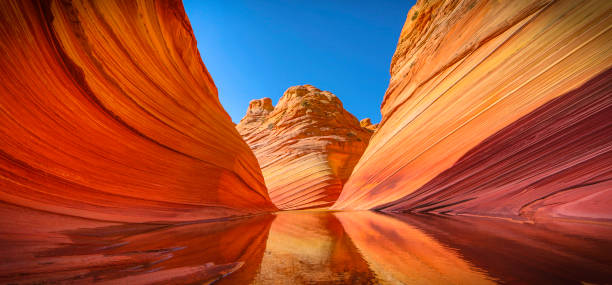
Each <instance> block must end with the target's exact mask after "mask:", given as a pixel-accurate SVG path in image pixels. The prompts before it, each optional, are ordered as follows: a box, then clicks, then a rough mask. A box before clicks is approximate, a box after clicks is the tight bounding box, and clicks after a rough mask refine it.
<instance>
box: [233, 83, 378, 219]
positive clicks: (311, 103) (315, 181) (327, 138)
mask: <svg viewBox="0 0 612 285" xmlns="http://www.w3.org/2000/svg"><path fill="white" fill-rule="evenodd" d="M236 128H237V129H238V132H239V133H240V134H241V135H242V137H243V138H244V140H245V141H246V142H247V144H248V145H249V146H250V147H251V149H252V150H253V152H254V153H255V156H256V157H257V160H258V161H259V164H260V166H261V169H262V172H263V175H264V179H265V181H266V185H267V187H268V191H269V192H268V193H269V195H270V198H271V199H272V201H273V202H274V204H275V205H276V206H277V207H278V208H280V209H303V208H314V207H326V206H330V205H331V204H332V203H333V202H334V201H335V200H336V198H337V197H338V195H339V194H340V191H341V189H342V185H343V184H344V182H345V181H346V180H347V179H348V177H349V176H350V174H351V171H352V170H353V167H354V166H355V164H356V163H357V161H358V160H359V157H360V156H361V154H362V153H363V151H364V150H365V147H366V145H367V143H368V140H369V139H370V136H371V134H372V130H370V129H367V128H363V127H361V125H360V123H359V121H358V120H357V119H356V118H355V117H354V116H353V115H351V114H350V113H349V112H348V111H346V110H344V108H343V107H342V102H340V99H338V97H336V95H334V94H332V93H331V92H328V91H321V90H319V89H317V88H316V87H314V86H312V85H302V86H294V87H291V88H289V89H287V91H285V93H284V94H283V96H282V97H281V98H280V100H279V102H278V104H277V105H276V107H273V106H272V100H271V99H270V98H263V99H259V100H253V101H251V102H250V103H249V109H248V110H247V114H246V115H245V116H244V118H242V120H241V121H240V123H239V124H238V125H237V126H236Z"/></svg>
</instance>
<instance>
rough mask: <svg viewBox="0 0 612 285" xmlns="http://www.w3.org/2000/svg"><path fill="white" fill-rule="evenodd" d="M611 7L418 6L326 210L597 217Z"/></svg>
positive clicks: (605, 161) (611, 143) (609, 171)
mask: <svg viewBox="0 0 612 285" xmlns="http://www.w3.org/2000/svg"><path fill="white" fill-rule="evenodd" d="M611 11H612V3H611V2H609V1H569V0H567V1H419V3H417V5H415V6H414V7H413V8H412V9H411V10H410V12H409V13H408V18H407V21H406V24H405V26H404V28H403V30H402V33H401V36H400V40H399V43H398V48H397V51H396V53H395V55H394V57H393V60H392V64H391V75H392V78H391V81H390V84H389V89H388V90H387V93H386V95H385V99H384V102H383V105H382V114H383V120H382V122H381V123H380V124H379V127H378V130H377V132H376V133H375V135H374V136H373V137H372V139H371V141H370V144H369V145H368V148H367V149H366V151H365V153H364V155H363V156H362V158H361V160H360V161H359V163H358V164H357V166H356V167H355V170H354V172H353V174H352V176H351V178H350V179H349V181H348V182H347V183H346V185H345V187H344V189H343V192H342V194H341V195H340V197H339V199H338V201H337V203H336V204H335V205H334V207H333V208H335V209H373V208H374V209H381V210H386V211H434V212H440V213H449V214H450V213H456V214H475V215H491V216H506V217H513V218H516V217H518V216H522V217H524V218H537V217H557V218H559V217H564V218H580V219H585V218H587V219H610V218H612V210H611V209H610V207H607V206H606V205H608V204H609V202H610V199H612V193H611V192H610V191H608V189H610V188H611V186H610V182H609V181H610V178H612V166H611V165H612V159H611V152H610V150H611V149H612V137H611V135H610V134H611V133H612V132H611V130H612V129H611V128H612V126H611V124H612V115H611V114H612V112H611V110H610V107H611V105H612V99H611V97H612V91H611V88H610V84H611V81H612V76H611V75H610V72H609V71H607V70H608V69H609V68H610V67H611V66H612V53H610V50H612V31H611V29H610V28H611V27H612V17H610V14H611V13H610V12H611Z"/></svg>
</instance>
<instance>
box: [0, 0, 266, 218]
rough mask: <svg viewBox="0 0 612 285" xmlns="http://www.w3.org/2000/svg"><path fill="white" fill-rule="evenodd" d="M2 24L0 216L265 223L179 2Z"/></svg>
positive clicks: (91, 5) (249, 166) (79, 10)
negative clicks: (14, 208)
mask: <svg viewBox="0 0 612 285" xmlns="http://www.w3.org/2000/svg"><path fill="white" fill-rule="evenodd" d="M0 21H2V24H0V38H1V41H0V70H2V72H0V82H1V84H0V122H1V123H0V201H1V202H3V203H8V204H13V205H18V206H20V207H27V208H31V209H37V210H41V211H43V213H44V212H51V213H57V214H64V215H72V216H77V217H85V218H92V219H97V220H106V221H121V222H147V221H160V222H174V221H190V220H204V219H211V218H220V217H226V216H232V215H245V214H249V213H256V212H261V211H273V210H275V207H274V205H273V204H272V203H271V202H270V200H269V198H268V194H267V190H266V187H265V185H264V180H263V177H262V175H261V171H260V170H259V167H258V164H257V161H256V159H255V157H254V156H253V154H252V152H251V151H250V150H249V148H248V146H247V145H246V144H245V143H244V141H242V139H241V138H240V136H239V134H238V132H236V130H235V128H234V127H233V124H232V122H231V121H230V118H229V116H228V115H227V113H226V112H225V111H224V110H223V108H222V107H221V104H220V103H219V99H218V97H217V89H216V87H215V85H214V83H213V81H212V79H211V77H210V75H209V74H208V71H207V70H206V67H205V66H204V64H203V63H202V60H201V58H200V55H199V53H198V50H197V48H196V41H195V38H194V36H193V33H192V30H191V26H190V24H189V20H188V19H187V16H186V15H185V12H184V10H183V7H182V4H181V3H180V1H171V0H167V1H166V0H160V1H155V0H147V1H138V2H132V1H118V0H117V1H113V0H110V1H106V0H104V1H102V0H99V1H78V0H75V1H2V2H1V3H0ZM43 216H44V215H43ZM34 218H40V217H39V216H36V217H33V219H34ZM41 219H43V218H41ZM31 222H32V223H34V221H31Z"/></svg>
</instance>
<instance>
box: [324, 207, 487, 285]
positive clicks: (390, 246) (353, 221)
mask: <svg viewBox="0 0 612 285" xmlns="http://www.w3.org/2000/svg"><path fill="white" fill-rule="evenodd" d="M335 216H336V217H337V218H338V220H340V222H342V226H344V229H345V231H346V232H347V233H348V236H349V237H350V238H351V240H352V241H353V242H354V244H355V246H356V247H357V249H358V250H359V252H360V253H361V254H362V255H363V258H364V259H365V260H366V261H367V262H368V264H369V265H370V268H371V269H372V270H373V271H374V272H375V273H376V276H377V277H378V278H380V281H381V282H382V283H385V284H459V283H463V284H492V283H494V282H492V281H491V278H490V277H489V276H487V274H486V273H483V272H482V271H481V270H479V269H478V268H476V267H474V266H473V265H472V264H470V263H469V262H468V261H466V260H464V259H463V258H462V257H461V255H460V254H459V253H458V252H457V251H456V250H454V249H452V248H449V247H447V246H445V245H444V244H442V243H440V242H438V241H437V240H436V239H435V238H433V237H431V236H429V235H426V234H425V233H423V232H422V231H421V230H419V229H417V228H416V227H414V226H411V225H410V224H407V223H404V222H402V221H400V220H398V219H394V218H392V217H389V216H386V215H382V214H377V213H374V212H367V211H360V212H339V213H335Z"/></svg>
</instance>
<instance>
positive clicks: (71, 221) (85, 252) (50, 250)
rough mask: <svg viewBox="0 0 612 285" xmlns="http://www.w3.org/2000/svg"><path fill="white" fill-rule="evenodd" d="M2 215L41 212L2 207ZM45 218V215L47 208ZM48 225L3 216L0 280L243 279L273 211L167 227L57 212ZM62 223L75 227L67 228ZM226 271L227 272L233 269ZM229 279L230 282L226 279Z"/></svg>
mask: <svg viewBox="0 0 612 285" xmlns="http://www.w3.org/2000/svg"><path fill="white" fill-rule="evenodd" d="M2 209H5V211H4V212H3V214H7V215H8V216H17V217H33V216H36V215H38V214H40V213H37V211H31V212H30V213H27V214H28V215H21V216H20V215H16V213H19V214H24V211H23V209H19V210H18V211H13V212H11V213H9V212H8V211H6V209H18V208H16V207H12V206H9V205H6V206H4V205H3V207H2ZM44 215H49V214H48V213H45V214H44ZM52 219H53V220H55V221H57V224H56V225H53V227H49V226H47V225H48V223H45V224H44V225H43V226H47V228H45V227H37V226H39V225H33V224H30V223H29V221H28V220H27V219H14V220H11V221H6V220H3V221H0V229H1V230H2V232H3V233H5V234H6V235H5V237H3V240H2V243H1V246H0V254H2V256H3V263H2V264H1V265H0V283H7V282H8V283H10V282H13V281H20V282H33V283H36V282H43V281H45V282H51V281H52V282H76V281H78V282H92V281H95V280H106V281H109V282H111V283H112V282H120V283H130V284H132V283H142V282H146V283H150V282H161V283H167V282H174V283H177V284H184V283H192V282H197V281H211V280H216V279H219V278H221V277H223V276H226V277H224V278H223V279H222V280H221V281H223V282H221V283H220V284H248V283H249V282H251V280H252V279H253V277H254V276H255V273H256V271H257V269H258V268H259V264H260V262H261V258H262V256H263V251H264V248H265V242H266V240H267V235H268V231H269V227H270V224H271V223H272V220H273V219H274V216H272V215H262V216H256V217H252V218H246V219H238V220H230V221H218V222H209V223H197V224H188V225H183V226H168V225H159V224H158V225H154V224H117V223H114V224H113V223H103V222H96V221H90V220H86V219H79V218H73V217H65V216H61V215H54V216H53V217H52ZM65 225H70V226H76V228H67V227H66V226H65ZM230 273H231V274H230ZM226 282H227V283H226Z"/></svg>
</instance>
